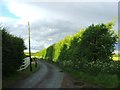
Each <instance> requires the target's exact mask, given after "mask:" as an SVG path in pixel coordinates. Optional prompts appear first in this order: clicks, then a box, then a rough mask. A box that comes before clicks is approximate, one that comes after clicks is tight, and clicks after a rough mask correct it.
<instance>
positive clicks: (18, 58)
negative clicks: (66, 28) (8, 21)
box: [0, 27, 26, 77]
mask: <svg viewBox="0 0 120 90" xmlns="http://www.w3.org/2000/svg"><path fill="white" fill-rule="evenodd" d="M0 30H1V31H2V74H3V77H4V76H9V75H12V74H14V73H16V72H17V70H18V69H19V67H20V66H21V64H22V62H23V61H22V59H23V58H24V57H25V55H24V49H25V48H26V47H25V45H24V41H23V39H22V38H19V37H16V36H13V35H11V34H9V33H8V32H7V31H6V28H3V27H0Z"/></svg>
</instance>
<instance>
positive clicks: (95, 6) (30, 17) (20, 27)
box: [0, 0, 118, 50]
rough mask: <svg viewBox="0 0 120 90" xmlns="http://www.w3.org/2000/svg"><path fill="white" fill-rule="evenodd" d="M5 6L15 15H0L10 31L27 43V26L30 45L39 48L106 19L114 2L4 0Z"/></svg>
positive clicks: (113, 9) (114, 9)
mask: <svg viewBox="0 0 120 90" xmlns="http://www.w3.org/2000/svg"><path fill="white" fill-rule="evenodd" d="M6 5H7V6H8V9H9V11H10V12H11V13H13V14H14V15H16V16H18V17H19V18H17V19H14V18H10V17H0V20H1V21H2V22H4V23H3V24H5V26H6V27H8V29H9V31H10V33H11V34H14V35H16V36H21V37H22V38H24V40H25V44H26V46H27V47H28V39H27V38H28V27H27V22H28V21H30V27H31V48H32V50H41V49H43V48H46V47H48V46H49V45H51V44H53V43H56V42H58V41H59V40H61V39H62V38H64V37H65V36H66V35H71V34H74V33H75V32H77V31H79V30H80V29H81V28H84V27H87V26H88V25H90V24H92V23H95V24H96V23H104V22H105V23H106V22H108V21H110V20H111V19H112V18H113V17H115V16H117V15H118V13H117V11H118V10H117V7H118V6H117V3H103V2H101V3H75V2H74V3H68V2H67V3H66V2H61V3H54V2H53V3H49V2H47V3H39V2H37V3H36V2H35V1H33V2H31V0H30V1H28V2H25V1H21V0H19V1H17V0H7V4H6Z"/></svg>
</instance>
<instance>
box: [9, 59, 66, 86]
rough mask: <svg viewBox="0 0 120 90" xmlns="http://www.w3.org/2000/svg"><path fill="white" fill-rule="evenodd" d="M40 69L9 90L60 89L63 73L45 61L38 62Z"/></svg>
mask: <svg viewBox="0 0 120 90" xmlns="http://www.w3.org/2000/svg"><path fill="white" fill-rule="evenodd" d="M38 64H40V67H41V68H40V69H39V70H38V71H37V72H35V73H34V74H33V75H31V76H30V77H28V78H26V79H24V80H21V81H19V82H18V83H16V84H14V85H12V86H11V87H10V88H61V85H62V81H63V78H64V75H65V74H64V73H63V72H60V71H61V70H60V69H59V68H58V67H56V66H55V65H52V64H50V63H47V62H45V61H41V60H39V61H38Z"/></svg>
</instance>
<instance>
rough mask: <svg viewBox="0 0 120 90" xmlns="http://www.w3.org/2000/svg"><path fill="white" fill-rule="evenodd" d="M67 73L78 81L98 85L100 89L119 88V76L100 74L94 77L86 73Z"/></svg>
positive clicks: (67, 70) (68, 70) (70, 71)
mask: <svg viewBox="0 0 120 90" xmlns="http://www.w3.org/2000/svg"><path fill="white" fill-rule="evenodd" d="M65 71H66V72H68V74H69V75H71V76H72V77H73V78H75V79H77V80H82V81H84V82H86V83H89V84H91V85H96V86H98V87H103V88H116V87H117V86H118V77H117V75H108V74H98V75H97V76H92V75H90V74H89V73H84V72H80V71H75V70H70V69H65Z"/></svg>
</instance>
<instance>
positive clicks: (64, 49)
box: [35, 22, 120, 75]
mask: <svg viewBox="0 0 120 90" xmlns="http://www.w3.org/2000/svg"><path fill="white" fill-rule="evenodd" d="M113 26H114V23H112V22H109V23H107V24H98V25H94V24H93V25H90V26H89V27H87V28H86V29H82V30H80V31H79V32H77V33H76V34H74V35H72V36H66V37H65V38H64V39H63V40H61V41H59V42H57V43H56V44H53V45H51V46H50V47H48V48H46V49H44V50H42V51H40V52H37V53H36V54H35V55H36V56H39V58H42V59H45V60H49V61H53V62H56V63H58V64H59V65H60V66H61V67H64V68H71V69H75V70H78V71H83V72H87V73H90V74H92V75H97V74H99V73H109V74H117V73H118V68H120V64H119V62H115V61H113V60H112V55H113V51H114V50H115V43H116V41H117V38H118V37H117V35H116V34H115V33H114V30H113V29H112V28H113Z"/></svg>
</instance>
